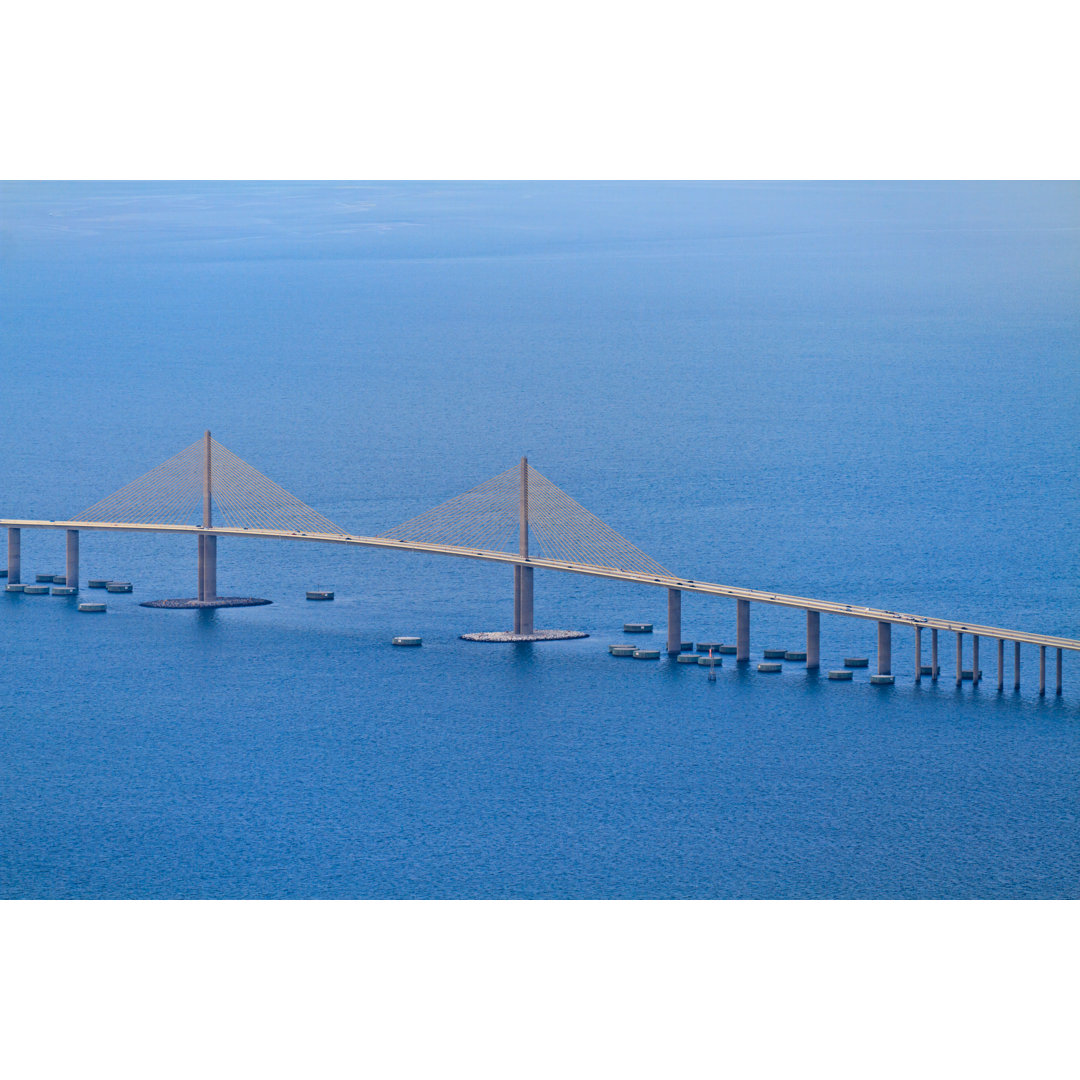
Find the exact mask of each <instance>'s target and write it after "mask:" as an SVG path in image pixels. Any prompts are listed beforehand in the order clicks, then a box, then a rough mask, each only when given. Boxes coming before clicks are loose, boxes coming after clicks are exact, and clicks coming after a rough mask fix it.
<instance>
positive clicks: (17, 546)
mask: <svg viewBox="0 0 1080 1080" xmlns="http://www.w3.org/2000/svg"><path fill="white" fill-rule="evenodd" d="M7 532H8V537H7V571H8V573H7V580H8V584H9V585H18V584H21V582H22V529H16V528H9V529H8V531H7ZM66 532H67V558H66V560H65V565H64V582H65V584H67V585H70V586H72V587H74V588H76V589H77V588H78V587H79V530H78V529H67V530H66ZM528 569H529V575H530V578H531V575H532V567H529V568H528ZM198 584H199V588H198V596H199V599H200V600H214V599H216V597H217V537H216V536H200V537H199V583H198ZM530 584H531V582H530ZM529 598H530V601H531V599H532V589H531V588H530V590H529ZM530 606H531V605H530ZM531 617H532V615H531V611H530V619H531Z"/></svg>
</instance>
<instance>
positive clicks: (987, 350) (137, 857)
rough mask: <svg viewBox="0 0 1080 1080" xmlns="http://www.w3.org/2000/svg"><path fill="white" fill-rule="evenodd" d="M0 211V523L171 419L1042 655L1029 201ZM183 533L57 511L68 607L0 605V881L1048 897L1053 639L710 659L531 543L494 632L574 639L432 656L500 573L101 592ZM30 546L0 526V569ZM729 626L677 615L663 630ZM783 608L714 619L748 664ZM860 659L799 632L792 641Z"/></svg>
mask: <svg viewBox="0 0 1080 1080" xmlns="http://www.w3.org/2000/svg"><path fill="white" fill-rule="evenodd" d="M0 214H2V221H0V402H2V406H3V417H4V419H3V423H2V424H0V516H3V517H26V518H47V519H60V518H68V517H71V516H75V515H77V514H78V512H79V511H80V510H82V509H84V508H85V507H87V506H89V505H90V504H91V503H93V502H95V501H97V500H98V499H99V498H101V497H103V496H104V495H106V494H108V493H110V492H111V491H113V490H115V489H116V488H118V487H120V486H121V485H123V484H124V483H126V482H127V481H129V480H131V479H134V478H135V477H136V476H139V475H140V474H142V473H144V472H146V471H147V470H148V469H150V468H151V467H153V466H154V465H156V464H157V463H159V462H160V461H162V460H164V459H165V458H167V457H169V456H170V455H172V454H173V453H175V452H176V451H178V450H180V449H182V448H183V447H185V446H187V445H189V444H190V443H192V442H193V441H195V439H197V438H198V437H199V436H200V435H201V434H202V432H203V431H204V429H206V428H209V429H211V430H212V431H213V433H214V436H215V438H217V439H218V440H219V441H220V442H222V443H224V444H225V445H226V446H228V447H229V448H230V449H232V450H233V451H235V452H236V453H237V454H239V455H240V456H241V457H242V458H245V459H246V460H247V461H249V462H251V463H252V464H253V465H254V466H255V467H256V468H258V469H260V470H261V471H262V472H264V473H266V474H268V475H269V476H271V477H273V478H274V479H275V480H277V481H278V482H279V483H281V484H282V485H283V486H284V487H286V488H287V489H288V490H290V491H292V492H293V493H295V494H296V495H297V496H298V497H299V498H301V499H303V500H304V501H305V502H307V503H309V504H310V505H312V506H314V507H315V508H317V509H318V510H320V511H321V512H323V513H324V514H326V515H327V516H328V517H330V518H331V519H332V520H334V521H336V522H337V523H338V524H340V525H342V526H343V527H345V528H347V529H349V530H352V531H356V532H364V533H378V532H381V531H382V530H384V529H386V528H389V527H391V526H393V525H395V524H397V523H399V522H401V521H404V520H406V519H407V518H410V517H413V516H415V515H416V514H418V513H420V512H422V511H424V510H426V509H428V508H430V507H432V506H434V505H436V504H437V503H439V502H442V501H443V500H445V499H447V498H449V497H451V496H453V495H456V494H458V493H459V492H461V491H464V490H465V489H467V488H469V487H472V486H473V485H475V484H477V483H479V482H480V481H481V480H484V479H486V478H487V477H489V476H491V475H493V474H495V473H498V472H501V471H502V470H504V469H506V468H507V467H509V466H510V465H512V464H513V463H514V462H516V461H517V460H518V458H520V456H521V455H522V454H527V455H528V456H529V460H530V462H531V464H533V465H534V466H535V467H536V468H537V469H539V471H540V472H542V473H544V474H545V475H546V476H547V477H549V478H550V479H551V480H552V481H553V482H554V483H556V484H558V485H559V486H560V487H562V488H563V489H564V490H565V491H567V492H568V493H569V494H571V495H572V496H573V497H574V498H576V499H577V500H578V501H579V502H581V503H583V504H584V505H585V506H586V507H588V508H589V509H590V510H592V511H593V512H594V513H595V514H597V515H598V516H599V517H601V518H602V519H603V520H604V521H606V522H608V523H609V524H610V525H611V526H612V527H614V528H615V529H617V530H618V531H619V532H621V533H623V534H624V535H625V536H627V537H628V538H629V539H630V540H632V541H634V542H635V543H636V544H637V545H638V546H640V547H641V548H643V549H644V550H645V551H646V552H648V553H649V554H650V555H652V556H653V557H654V558H655V559H657V560H658V561H659V562H660V563H662V564H663V565H664V566H666V567H668V568H669V569H671V570H672V571H674V572H676V573H681V574H685V575H687V576H689V577H693V578H697V579H702V580H710V581H718V582H722V583H725V584H733V585H745V586H751V587H758V588H763V589H769V590H775V591H784V592H789V593H796V594H799V595H805V596H816V597H823V598H829V599H835V600H841V601H843V602H845V603H854V604H871V605H875V606H881V607H886V608H891V609H894V610H901V611H913V612H916V613H919V614H924V615H938V616H946V617H956V618H962V619H966V620H973V621H978V622H982V623H989V624H994V625H1000V626H1006V627H1017V628H1024V629H1027V630H1032V631H1042V632H1047V633H1054V634H1063V635H1067V636H1070V637H1080V591H1078V589H1077V583H1078V579H1080V546H1078V533H1077V524H1078V521H1080V483H1078V480H1077V473H1078V467H1080V457H1078V453H1077V451H1078V442H1080V347H1078V345H1080V307H1078V304H1077V297H1078V293H1080V290H1078V287H1080V186H1078V185H1054V184H806V185H798V184H794V185H793V184H720V185H703V184H664V185H643V184H562V185H560V184H375V185H371V184H352V183H349V184H308V185H298V184H200V185H192V184H184V185H162V184H94V185H72V184H36V185H7V186H4V187H2V188H0ZM195 556H196V551H195V541H194V539H192V538H190V537H180V538H175V537H171V538H170V537H164V536H152V535H147V536H132V535H127V534H106V533H84V534H83V536H82V574H83V579H84V583H85V579H86V578H87V577H111V578H124V579H129V580H131V581H133V582H134V585H135V591H134V593H133V594H132V595H131V596H109V598H108V601H109V612H108V614H107V615H106V616H103V617H96V616H88V615H80V614H78V613H77V611H76V610H75V606H74V603H73V602H71V601H68V600H62V599H59V598H56V599H54V598H52V597H19V596H8V595H4V594H0V659H2V663H3V680H2V683H0V895H3V896H5V897H490V898H499V897H597V898H600V897H882V898H884V897H1076V896H1080V830H1078V827H1077V826H1078V820H1077V819H1078V809H1080V798H1078V796H1080V656H1077V655H1074V654H1066V656H1065V685H1064V694H1063V696H1062V697H1060V698H1058V697H1057V696H1055V695H1054V693H1053V667H1052V664H1051V667H1050V693H1049V694H1048V695H1047V696H1046V697H1045V698H1040V697H1039V696H1038V694H1037V650H1036V649H1034V648H1027V649H1025V650H1024V654H1023V673H1022V674H1023V687H1022V690H1021V692H1020V693H1019V694H1014V693H1013V692H1012V690H1011V683H1012V679H1011V675H1012V671H1011V650H1010V651H1009V654H1008V660H1009V662H1008V670H1007V673H1006V684H1007V687H1008V689H1007V690H1006V692H1005V693H1004V694H998V693H997V691H996V653H995V649H994V647H993V643H992V642H989V641H984V643H983V651H982V667H983V670H984V673H985V675H984V682H983V683H982V685H981V686H980V687H979V688H978V689H975V690H973V689H972V687H971V684H970V683H966V684H964V687H963V689H962V690H957V689H956V688H955V686H954V685H953V678H952V675H953V653H954V641H953V639H952V638H950V637H948V636H947V635H943V637H942V663H943V677H942V680H941V681H940V682H938V683H937V684H932V683H930V682H929V681H924V682H923V683H922V684H921V685H920V686H916V685H915V682H914V679H913V665H914V657H913V640H912V637H913V636H912V634H911V633H910V632H908V631H906V630H902V629H897V630H896V632H895V633H894V636H893V657H894V659H893V663H894V671H896V672H897V680H896V685H895V686H894V687H891V688H879V687H872V686H870V685H869V682H868V679H867V675H866V673H865V672H860V673H857V674H856V677H855V680H854V682H853V683H851V684H844V683H833V682H829V681H827V680H826V679H824V677H823V674H824V673H822V675H809V674H808V673H807V672H806V671H805V670H801V669H800V668H799V666H798V665H797V664H787V665H785V671H784V672H783V674H782V675H779V676H765V675H759V674H758V673H757V672H756V670H755V668H756V665H751V667H750V669H748V670H740V669H737V668H736V667H735V666H734V665H733V664H731V663H730V661H728V662H727V663H726V665H725V667H724V668H723V669H722V670H721V671H719V673H718V678H717V681H716V683H715V684H709V683H708V682H707V680H706V678H705V672H704V671H702V670H699V669H697V668H689V667H686V666H683V665H676V664H674V663H669V662H668V661H667V660H666V659H664V660H661V661H660V662H659V663H644V662H637V661H626V660H615V659H612V658H611V657H609V656H608V653H607V645H608V644H609V643H611V642H614V641H619V640H621V639H622V633H621V627H622V624H623V622H624V621H630V620H643V621H651V622H654V623H655V624H656V628H657V635H656V636H657V638H658V639H659V638H661V637H662V634H663V624H664V621H665V618H666V606H665V595H664V593H663V592H662V591H661V590H650V589H646V588H641V587H635V586H632V585H627V584H619V583H604V582H598V581H593V580H590V579H586V578H579V577H575V576H570V575H559V574H553V573H548V574H544V573H542V572H539V571H538V572H537V576H536V612H537V624H538V625H539V626H542V627H558V628H570V629H580V630H584V631H587V632H588V633H589V634H590V635H592V636H591V637H589V638H586V639H583V640H579V641H570V642H557V643H547V644H538V645H524V646H497V645H482V644H471V643H468V642H463V641H460V640H459V639H458V634H461V633H465V632H469V631H477V630H497V629H508V628H509V625H510V620H511V610H512V581H511V571H510V569H509V568H506V567H499V566H491V565H487V564H481V563H472V562H468V561H464V560H456V559H445V558H442V559H440V558H438V557H434V556H425V555H419V554H410V553H406V552H395V551H379V550H372V549H339V548H331V547H320V546H316V545H302V544H291V543H284V542H269V541H255V540H245V541H239V540H234V541H230V540H227V539H223V540H221V541H220V543H219V591H220V592H222V593H225V594H230V595H251V596H262V597H267V598H269V599H271V600H273V604H272V605H271V606H269V607H262V608H253V609H247V610H231V611H220V612H216V613H196V612H181V611H160V610H149V609H146V608H142V607H140V606H138V605H139V601H141V600H147V599H156V598H162V597H175V596H191V595H193V594H194V588H195ZM0 557H2V555H0ZM63 569H64V566H63V534H62V533H59V532H49V531H41V532H24V537H23V575H24V577H23V579H24V580H27V577H28V576H29V577H30V580H33V579H32V575H33V574H34V573H35V572H56V573H62V572H63ZM315 587H322V588H332V589H334V590H335V591H336V594H337V599H336V600H335V601H334V602H333V603H328V604H314V603H308V602H307V601H305V599H304V593H305V590H307V589H312V588H315ZM91 595H92V596H93V597H94V598H97V597H98V596H99V595H100V594H96V593H95V594H91ZM84 598H85V596H84ZM734 607H735V605H734V602H733V601H726V600H719V599H708V598H704V597H700V596H685V597H684V603H683V627H684V637H686V638H688V639H691V638H692V639H697V640H702V639H712V640H729V641H730V640H732V639H733V636H734V622H735V611H734ZM804 629H805V622H804V618H803V616H802V614H801V613H800V612H797V611H785V610H782V609H770V608H766V607H762V606H755V607H754V608H753V610H752V624H751V642H752V651H753V656H754V658H755V659H760V657H761V650H762V649H763V648H766V647H787V648H789V649H794V648H802V647H803V644H802V643H803V636H804ZM395 634H419V635H422V636H423V638H424V645H423V647H422V648H421V649H411V650H403V649H395V648H393V647H391V646H390V638H391V637H392V636H393V635H395ZM927 636H928V635H927ZM874 648H875V627H874V624H872V623H864V622H861V621H858V620H848V619H841V618H829V617H828V616H823V619H822V666H823V669H827V668H830V667H838V666H840V664H841V662H842V660H843V658H844V657H845V656H851V655H863V656H870V657H873V655H874ZM928 648H929V645H928V642H927V643H926V645H925V646H924V658H925V660H926V662H928V657H926V652H928ZM968 648H970V645H969V646H968ZM966 659H967V665H968V666H970V653H967V656H966Z"/></svg>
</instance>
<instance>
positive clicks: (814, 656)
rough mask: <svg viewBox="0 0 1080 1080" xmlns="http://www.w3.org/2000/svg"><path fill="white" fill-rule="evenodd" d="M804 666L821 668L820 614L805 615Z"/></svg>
mask: <svg viewBox="0 0 1080 1080" xmlns="http://www.w3.org/2000/svg"><path fill="white" fill-rule="evenodd" d="M806 666H807V668H819V667H821V612H820V611H808V612H807V613H806Z"/></svg>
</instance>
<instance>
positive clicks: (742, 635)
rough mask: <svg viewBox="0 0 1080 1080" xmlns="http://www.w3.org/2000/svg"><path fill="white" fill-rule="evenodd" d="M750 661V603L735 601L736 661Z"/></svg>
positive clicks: (747, 601)
mask: <svg viewBox="0 0 1080 1080" xmlns="http://www.w3.org/2000/svg"><path fill="white" fill-rule="evenodd" d="M749 659H750V601H749V600H736V601H735V660H736V662H739V661H745V660H749Z"/></svg>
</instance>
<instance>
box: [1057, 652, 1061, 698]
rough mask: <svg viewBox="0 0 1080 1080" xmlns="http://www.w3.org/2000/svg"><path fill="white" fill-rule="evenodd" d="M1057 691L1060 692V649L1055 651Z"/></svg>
mask: <svg viewBox="0 0 1080 1080" xmlns="http://www.w3.org/2000/svg"><path fill="white" fill-rule="evenodd" d="M1057 693H1059V694H1060V693H1061V650H1060V649H1058V651H1057Z"/></svg>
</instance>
